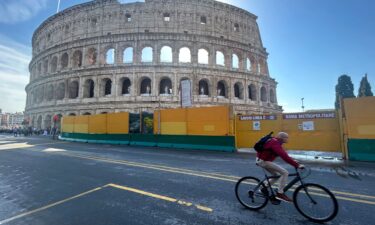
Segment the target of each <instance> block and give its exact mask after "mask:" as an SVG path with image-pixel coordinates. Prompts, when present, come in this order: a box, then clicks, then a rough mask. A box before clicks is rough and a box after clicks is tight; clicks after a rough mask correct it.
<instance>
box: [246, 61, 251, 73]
mask: <svg viewBox="0 0 375 225" xmlns="http://www.w3.org/2000/svg"><path fill="white" fill-rule="evenodd" d="M246 70H247V71H251V61H250V59H249V58H247V59H246Z"/></svg>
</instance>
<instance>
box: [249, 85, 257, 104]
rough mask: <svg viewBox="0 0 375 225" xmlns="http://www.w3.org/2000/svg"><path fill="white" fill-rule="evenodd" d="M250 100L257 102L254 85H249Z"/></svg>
mask: <svg viewBox="0 0 375 225" xmlns="http://www.w3.org/2000/svg"><path fill="white" fill-rule="evenodd" d="M249 99H250V100H252V101H256V100H257V90H256V87H255V85H254V84H250V85H249Z"/></svg>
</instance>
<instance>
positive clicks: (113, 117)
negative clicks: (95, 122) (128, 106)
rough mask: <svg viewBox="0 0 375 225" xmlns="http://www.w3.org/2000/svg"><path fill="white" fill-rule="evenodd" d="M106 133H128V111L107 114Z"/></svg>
mask: <svg viewBox="0 0 375 225" xmlns="http://www.w3.org/2000/svg"><path fill="white" fill-rule="evenodd" d="M107 133H108V134H128V133H129V113H128V112H121V113H110V114H107Z"/></svg>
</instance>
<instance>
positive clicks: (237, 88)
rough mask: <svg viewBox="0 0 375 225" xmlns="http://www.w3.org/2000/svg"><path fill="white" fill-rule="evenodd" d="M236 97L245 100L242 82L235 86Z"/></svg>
mask: <svg viewBox="0 0 375 225" xmlns="http://www.w3.org/2000/svg"><path fill="white" fill-rule="evenodd" d="M234 97H235V98H239V99H243V85H242V83H240V82H237V83H235V84H234Z"/></svg>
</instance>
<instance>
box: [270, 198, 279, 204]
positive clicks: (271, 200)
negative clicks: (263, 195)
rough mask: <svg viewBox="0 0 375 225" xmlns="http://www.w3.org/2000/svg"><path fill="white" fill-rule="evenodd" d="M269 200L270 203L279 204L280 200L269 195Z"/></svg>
mask: <svg viewBox="0 0 375 225" xmlns="http://www.w3.org/2000/svg"><path fill="white" fill-rule="evenodd" d="M270 202H271V204H272V205H280V203H281V201H280V200H279V199H277V198H276V197H271V198H270Z"/></svg>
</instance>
